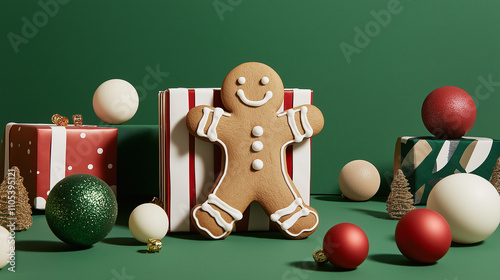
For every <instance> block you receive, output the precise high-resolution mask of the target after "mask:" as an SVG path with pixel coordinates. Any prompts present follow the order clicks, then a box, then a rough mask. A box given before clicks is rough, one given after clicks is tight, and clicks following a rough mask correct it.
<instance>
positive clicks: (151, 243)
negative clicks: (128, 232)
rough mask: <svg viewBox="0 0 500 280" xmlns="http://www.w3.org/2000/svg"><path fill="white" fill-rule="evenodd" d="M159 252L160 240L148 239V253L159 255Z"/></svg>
mask: <svg viewBox="0 0 500 280" xmlns="http://www.w3.org/2000/svg"><path fill="white" fill-rule="evenodd" d="M160 251H161V240H160V239H155V238H150V239H148V253H159V252H160Z"/></svg>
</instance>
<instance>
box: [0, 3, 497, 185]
mask: <svg viewBox="0 0 500 280" xmlns="http://www.w3.org/2000/svg"><path fill="white" fill-rule="evenodd" d="M59 1H61V3H59V2H54V1H49V0H43V1H42V3H47V2H51V3H58V4H57V9H55V8H54V7H52V8H51V10H52V11H57V12H54V13H52V12H51V14H53V16H51V15H50V14H48V13H47V12H44V9H43V7H42V6H43V5H40V4H39V2H38V1H18V0H1V1H0V65H1V68H0V96H1V97H0V98H1V99H0V104H1V105H2V109H1V110H0V124H4V123H7V122H9V121H15V122H35V123H48V122H50V117H51V116H52V114H54V113H59V114H62V115H66V116H71V115H72V114H75V113H81V114H83V117H84V121H85V123H86V124H99V123H100V120H99V119H98V118H97V116H96V115H95V114H94V112H93V108H92V95H93V93H94V91H95V89H96V88H97V87H98V86H99V85H100V84H101V83H102V82H104V81H106V80H108V79H112V78H121V79H124V80H127V81H129V82H130V83H132V84H133V85H134V86H135V87H136V88H137V89H138V92H139V95H140V100H141V102H140V107H139V110H138V112H137V114H136V116H135V117H134V118H133V119H132V120H130V121H129V122H128V123H127V124H132V125H134V124H158V113H157V106H158V101H157V93H158V91H160V90H164V89H167V88H172V87H220V84H221V83H222V80H223V79H224V77H225V75H226V74H227V73H228V72H229V71H230V70H231V69H232V68H234V67H235V66H237V65H238V64H240V63H243V62H246V61H260V62H263V63H266V64H268V65H270V66H271V67H273V68H274V69H275V70H276V71H277V72H278V73H279V74H280V76H281V77H282V80H283V82H284V84H285V86H286V87H289V88H292V87H299V88H311V89H313V90H314V92H315V95H314V103H315V104H316V105H317V106H318V107H319V108H320V109H321V110H322V111H323V113H324V116H325V128H324V131H323V132H322V133H320V134H319V135H318V136H316V137H315V138H314V148H313V166H312V168H313V171H312V176H313V177H312V188H313V193H321V194H331V193H339V190H338V183H337V176H338V173H339V171H340V169H341V168H342V166H344V165H345V164H346V163H347V162H349V161H351V160H354V159H365V160H368V161H370V162H372V163H373V164H374V165H375V166H376V167H377V168H378V169H379V171H380V173H381V176H382V187H383V188H387V186H388V182H390V177H391V176H392V161H393V153H394V145H395V142H396V139H397V137H398V136H402V135H429V133H428V132H427V130H426V129H425V127H424V125H423V124H422V121H421V117H420V109H421V104H422V102H423V100H424V99H425V97H426V96H427V94H428V93H429V92H431V91H432V90H433V89H435V88H437V87H440V86H445V85H454V86H458V87H461V88H463V89H465V90H466V91H468V92H469V93H470V94H471V95H472V96H474V97H475V99H476V105H477V108H478V116H477V120H476V124H475V126H474V127H473V129H472V130H471V132H470V133H469V135H473V136H485V137H492V138H499V136H500V130H498V129H497V125H496V123H497V122H496V121H494V119H495V117H496V116H497V115H498V113H497V112H498V105H497V104H498V103H499V102H500V96H498V92H499V91H500V86H499V84H498V82H497V81H500V64H499V63H498V61H500V52H499V51H498V50H499V49H500V37H499V36H497V35H498V30H500V21H499V20H498V15H499V12H500V3H499V2H498V1H495V0H490V1H484V0H483V1H474V3H471V2H470V1H465V0H463V1H406V0H402V1H400V2H399V5H397V4H398V2H397V1H387V0H386V1H361V0H352V1H331V0H329V1H302V0H301V1H246V0H229V1H228V0H216V1H165V0H144V1H130V0H125V1H118V0H107V1H98V0H87V1H78V0H64V1H63V0H59ZM63 3H64V4H63ZM214 3H215V4H216V5H214ZM392 5H394V6H395V7H396V8H392V9H391V10H392V11H394V10H396V11H397V12H396V13H391V18H390V20H387V19H386V20H385V21H386V22H387V24H385V23H384V25H385V26H382V25H380V24H375V25H374V23H376V19H375V17H374V15H373V14H380V13H381V12H380V11H382V10H384V11H387V10H388V6H391V7H392ZM215 6H217V7H218V9H219V10H217V9H216V8H215ZM44 13H45V17H46V19H47V20H44V16H43V15H42V14H44ZM26 22H29V23H30V24H33V26H34V27H35V31H36V32H34V31H33V30H31V29H29V28H28V27H25V26H29V24H28V23H26ZM37 26H39V27H37ZM367 26H368V33H369V34H371V35H373V36H372V37H371V38H370V39H369V42H368V44H366V42H365V43H364V45H360V44H359V43H360V42H361V43H363V42H362V40H361V41H360V40H358V41H360V42H358V46H360V48H358V53H353V54H352V55H350V57H349V58H350V60H351V61H350V63H348V61H347V59H346V56H344V54H343V52H342V50H341V47H340V45H341V43H342V42H344V43H346V44H350V45H352V46H353V47H356V43H355V37H356V36H357V34H358V33H357V32H356V30H357V28H359V29H360V30H363V33H364V34H365V35H366V33H367V32H366V30H365V29H366V27H367ZM377 26H378V27H379V29H377V28H376V27H377ZM23 28H24V29H25V30H24V34H25V35H28V37H32V38H28V37H26V36H24V35H23ZM377 31H378V32H377ZM9 34H11V36H12V34H16V35H17V36H20V37H23V38H25V40H26V41H27V42H26V41H24V42H26V43H18V45H17V46H15V45H16V44H12V43H11V40H10V39H9V37H8V36H9ZM16 48H17V51H18V52H17V53H16ZM155 72H156V74H154V73H155ZM151 73H153V74H151ZM167 73H168V74H167ZM481 79H483V80H491V81H493V84H491V83H490V84H491V85H490V86H489V88H487V87H485V86H482V87H481V85H482V83H481ZM495 83H496V84H495ZM478 86H479V87H480V88H479V91H476V89H477V88H478ZM1 126H2V127H3V125H1ZM1 131H3V128H2V130H1ZM1 131H0V132H1Z"/></svg>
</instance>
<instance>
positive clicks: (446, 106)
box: [422, 86, 476, 139]
mask: <svg viewBox="0 0 500 280" xmlns="http://www.w3.org/2000/svg"><path fill="white" fill-rule="evenodd" d="M422 120H423V122H424V125H425V127H426V128H427V130H429V132H430V133H432V135H434V136H436V137H437V138H440V139H457V138H461V137H462V136H464V135H465V134H467V132H469V130H471V128H472V126H473V125H474V122H475V121H476V104H475V103H474V100H473V99H472V97H471V96H470V95H469V94H468V93H467V92H466V91H465V90H463V89H460V88H457V87H453V86H445V87H440V88H437V89H435V90H433V91H432V92H431V93H430V94H429V95H428V96H427V97H426V98H425V100H424V104H423V105H422Z"/></svg>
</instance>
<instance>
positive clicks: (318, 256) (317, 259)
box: [313, 249, 328, 263]
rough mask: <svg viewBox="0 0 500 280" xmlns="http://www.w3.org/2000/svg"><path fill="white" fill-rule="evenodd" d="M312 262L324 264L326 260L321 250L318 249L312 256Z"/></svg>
mask: <svg viewBox="0 0 500 280" xmlns="http://www.w3.org/2000/svg"><path fill="white" fill-rule="evenodd" d="M313 258H314V261H315V262H317V263H326V262H328V259H327V258H326V255H325V252H324V251H323V249H319V250H317V251H316V252H314V254H313Z"/></svg>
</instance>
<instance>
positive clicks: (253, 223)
mask: <svg viewBox="0 0 500 280" xmlns="http://www.w3.org/2000/svg"><path fill="white" fill-rule="evenodd" d="M312 95H313V93H312V91H311V90H309V89H285V98H284V102H283V105H282V106H281V109H280V111H284V110H287V109H290V108H293V107H297V106H300V105H304V104H312ZM198 105H209V106H214V107H223V106H222V102H221V99H220V89H216V88H197V89H187V88H175V89H168V90H166V91H161V92H160V93H159V110H160V199H161V200H162V201H163V202H164V205H165V210H166V211H167V214H168V217H169V219H170V231H172V232H187V231H194V228H193V227H192V226H191V224H190V223H191V220H190V216H189V215H190V211H191V208H193V206H195V205H196V204H199V203H203V202H204V201H205V200H206V199H207V196H208V193H209V191H210V189H211V188H212V186H213V184H214V181H215V178H217V175H218V173H219V172H220V167H221V163H220V161H221V151H220V149H219V147H217V145H214V144H213V143H208V142H204V141H201V140H199V139H196V138H195V137H194V136H192V135H191V134H189V132H188V130H187V129H186V114H187V113H188V111H189V110H190V109H191V108H194V107H195V106H198ZM310 141H311V140H310V139H306V140H304V141H303V142H302V143H298V144H295V145H292V146H290V147H288V149H287V152H286V162H287V168H288V173H289V175H290V177H291V178H292V180H293V181H294V183H295V185H296V187H297V189H298V190H299V192H300V195H301V196H302V198H303V200H304V202H305V203H306V204H309V199H310V183H311V182H310V178H311V172H310V170H311V160H310V159H311V142H310ZM243 217H244V218H243V219H242V220H240V221H239V222H238V223H236V231H267V230H270V229H273V228H274V225H273V223H272V222H270V221H269V218H268V217H267V215H266V213H265V212H264V210H263V209H262V207H260V205H259V204H258V203H256V202H253V203H252V204H251V205H250V207H249V208H248V209H247V210H246V211H245V213H243Z"/></svg>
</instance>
